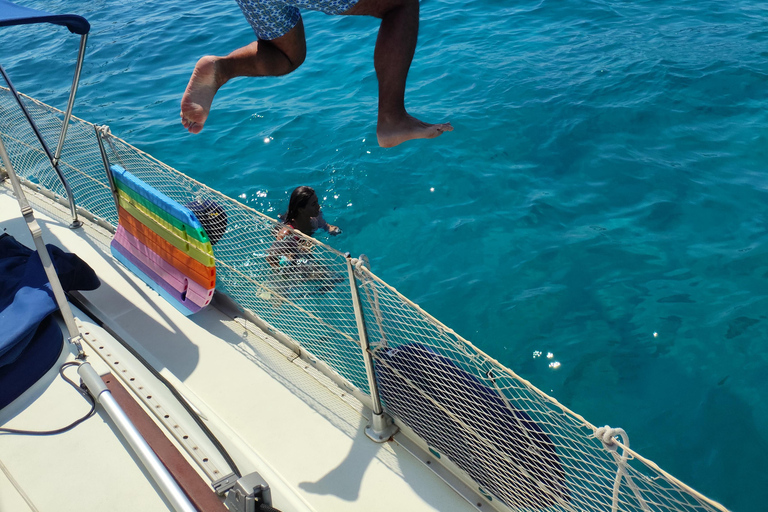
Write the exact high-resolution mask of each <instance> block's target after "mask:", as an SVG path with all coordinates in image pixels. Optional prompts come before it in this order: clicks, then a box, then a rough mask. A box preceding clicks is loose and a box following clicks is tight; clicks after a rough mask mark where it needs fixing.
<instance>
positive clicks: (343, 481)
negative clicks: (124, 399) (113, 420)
mask: <svg viewBox="0 0 768 512" xmlns="http://www.w3.org/2000/svg"><path fill="white" fill-rule="evenodd" d="M25 192H27V195H28V196H29V198H30V200H32V199H33V198H32V197H31V196H32V193H31V192H29V191H27V190H25ZM33 207H34V204H33ZM57 208H58V206H57V205H54V206H50V209H51V210H56V209H57ZM35 215H36V218H37V219H38V221H39V222H40V224H41V226H42V228H43V234H44V239H45V241H46V243H53V244H56V245H58V246H59V247H62V248H63V249H65V250H67V251H69V252H74V253H76V254H78V255H79V256H80V257H81V258H82V259H84V260H85V261H86V262H87V263H88V264H89V265H90V266H91V267H92V268H93V269H94V270H95V271H96V273H97V275H98V276H99V277H100V279H101V281H102V285H101V287H100V288H99V289H97V290H95V291H91V292H83V293H82V296H83V297H84V298H85V301H86V306H88V309H92V310H95V311H98V317H99V318H100V320H102V321H103V322H104V323H105V326H106V327H108V328H109V329H111V330H112V331H113V332H115V333H116V334H117V335H118V336H119V337H121V338H123V339H124V340H125V341H127V342H128V344H129V345H131V346H132V347H133V348H134V350H136V351H137V352H138V353H140V354H141V355H142V356H143V357H144V358H145V359H146V360H148V361H149V362H150V363H151V364H152V365H153V366H155V368H156V369H157V370H159V371H160V372H161V373H162V375H163V376H164V377H166V378H167V379H168V380H169V381H170V382H172V383H173V384H174V385H175V386H176V387H177V389H178V391H179V392H181V394H182V395H184V396H185V397H186V398H187V400H188V401H189V402H190V403H191V404H192V405H193V407H194V408H196V409H198V410H199V411H200V412H201V413H202V415H203V418H204V420H205V421H206V424H207V426H208V428H210V429H211V430H212V431H213V432H214V433H215V434H216V435H217V437H218V438H219V440H220V441H221V442H222V444H224V446H225V447H226V448H227V449H228V451H229V453H230V455H231V456H232V457H233V459H235V462H236V463H237V465H238V466H239V468H240V470H241V472H242V474H243V475H245V474H248V473H251V472H253V471H258V472H259V473H261V475H262V476H263V477H264V478H265V479H266V480H267V481H268V482H269V484H270V486H271V487H272V495H273V499H274V503H273V506H275V507H276V508H278V509H280V510H283V511H284V512H287V511H289V510H316V511H328V512H344V511H379V510H380V511H392V510H408V511H422V510H441V511H457V512H460V511H464V510H466V511H469V510H478V508H477V507H475V506H474V505H472V504H470V503H469V502H467V501H466V500H465V499H464V498H462V497H461V496H460V495H459V494H457V493H456V492H455V491H454V490H453V489H451V487H449V486H448V485H447V484H445V482H443V481H442V480H441V479H440V478H438V476H437V475H436V474H435V473H434V472H433V471H431V469H430V468H429V467H428V466H426V465H425V464H424V463H423V462H422V461H420V460H417V458H416V457H415V456H413V455H412V454H411V453H410V452H409V451H407V450H406V449H405V448H404V447H403V445H401V444H400V442H398V436H399V435H400V434H398V436H396V437H395V440H394V441H392V442H387V443H383V444H376V443H373V442H372V441H370V440H369V439H368V438H367V437H366V435H365V433H364V429H365V427H366V425H367V424H368V419H367V418H366V409H365V408H364V407H363V406H362V405H361V404H360V403H359V402H358V401H357V400H356V399H355V398H353V397H351V396H350V395H348V394H346V393H344V392H343V390H341V389H340V388H338V387H336V386H335V385H333V384H332V383H331V382H330V381H329V380H328V379H327V378H326V377H324V376H323V375H321V374H320V373H318V372H317V371H315V370H314V369H313V368H311V367H310V368H307V364H306V363H304V362H303V361H302V360H301V359H298V358H295V357H293V356H292V352H290V351H289V350H287V349H285V348H284V347H283V346H282V345H280V344H279V343H278V342H277V341H276V340H274V339H272V338H270V337H269V336H268V335H267V334H265V333H263V332H255V331H254V330H253V329H251V330H247V329H246V328H245V327H244V323H243V321H241V320H238V321H235V320H233V319H232V318H230V317H229V316H227V315H225V314H224V313H222V312H221V311H219V310H218V309H215V308H213V307H208V308H206V309H205V310H204V311H202V312H200V313H198V314H196V315H193V316H191V317H185V316H184V315H182V314H181V313H179V312H178V311H177V310H176V309H174V308H173V306H171V305H170V304H168V303H167V302H166V301H165V300H164V299H162V298H161V297H160V296H159V295H158V294H157V293H156V292H154V291H153V290H151V289H150V288H149V287H147V286H146V285H145V284H144V283H143V282H141V281H140V280H139V279H138V278H136V277H135V276H133V275H132V274H131V273H130V272H129V271H127V270H126V269H125V268H124V267H122V266H121V265H120V264H119V263H117V262H116V261H115V260H114V259H113V258H112V257H111V256H110V255H109V253H108V252H106V251H105V247H104V244H105V243H108V240H109V234H108V233H106V232H104V233H102V234H101V235H99V233H98V228H93V227H89V228H88V231H87V233H86V230H85V229H83V228H80V229H77V230H71V229H69V228H68V225H67V223H65V222H61V221H59V220H55V219H54V217H53V216H51V215H49V214H45V213H42V212H40V210H39V208H36V209H35ZM0 232H8V233H9V234H11V235H13V236H14V237H16V239H17V240H19V241H20V242H22V243H24V244H26V245H28V246H32V240H31V236H30V235H29V232H28V230H27V228H26V225H25V223H24V221H23V219H21V217H20V214H19V208H18V203H17V202H16V199H15V197H13V196H12V194H11V193H10V191H9V189H8V187H7V186H2V185H0ZM88 234H90V235H93V234H96V236H97V239H96V240H94V239H93V238H91V237H89V236H88ZM99 236H101V239H100V240H99V239H98V237H99ZM75 314H76V316H78V318H79V319H80V320H81V321H83V322H87V321H88V319H87V318H82V313H79V312H77V311H76V313H75ZM251 327H252V326H251ZM84 348H85V349H86V353H87V354H88V355H89V356H90V357H89V360H91V361H93V360H97V361H98V360H99V358H98V356H97V354H94V351H95V352H99V351H98V350H94V349H93V348H91V347H89V346H85V347H84ZM115 350H119V349H118V348H116V349H115ZM101 355H103V354H101ZM69 357H70V359H71V356H69ZM94 366H95V367H96V368H97V370H99V371H101V372H102V373H104V372H106V371H108V367H107V365H106V364H105V362H100V365H96V364H94ZM57 367H58V365H57ZM121 368H122V367H121ZM53 371H54V372H55V369H54V370H53ZM69 371H71V374H70V373H68V374H69V375H70V376H73V378H74V377H76V374H75V370H74V369H72V370H68V372H69ZM112 371H113V373H115V370H114V367H113V369H112ZM137 371H138V370H137ZM39 385H40V387H42V388H44V392H43V393H42V396H41V397H40V399H38V400H37V401H36V402H35V403H34V404H33V405H32V406H31V407H29V408H28V409H26V410H24V411H22V412H20V413H19V414H18V415H16V416H13V414H14V413H15V412H18V411H17V410H16V411H13V410H12V411H10V412H8V411H3V412H2V413H0V425H3V426H6V427H10V428H24V427H26V428H34V429H43V428H53V427H58V426H61V425H64V424H66V423H68V422H69V421H71V419H74V418H77V417H78V416H79V414H80V411H82V412H83V413H84V412H86V411H87V408H88V406H87V403H85V401H84V400H83V399H82V398H81V397H80V396H79V395H78V394H77V393H75V392H74V390H72V388H71V387H70V386H68V385H67V384H66V383H64V382H63V381H62V380H61V379H60V378H59V377H58V376H55V377H54V376H53V375H51V376H50V378H47V381H46V382H43V383H39ZM22 398H23V397H22ZM14 405H15V404H13V405H11V406H9V408H8V409H13V407H14ZM168 407H171V405H170V404H168ZM70 408H73V409H75V411H77V412H73V411H72V410H71V409H70ZM17 409H18V408H17ZM59 409H61V410H59ZM51 411H53V413H51ZM9 417H11V419H10V420H9ZM41 418H45V421H44V424H42V423H41ZM106 421H108V420H105V419H104V417H103V416H100V415H97V416H95V417H93V418H91V419H89V420H87V421H86V422H85V423H83V424H81V425H80V426H78V427H76V428H75V429H74V430H73V431H70V432H68V433H66V434H61V435H57V436H50V437H26V436H11V435H4V434H0V463H2V464H4V466H5V468H6V471H0V512H6V511H8V512H15V511H17V510H20V511H23V510H27V509H28V508H29V507H28V505H26V503H27V502H26V501H25V500H24V498H23V497H22V496H21V495H20V494H19V492H18V490H17V489H18V488H21V489H22V490H23V491H24V492H26V493H27V494H28V500H30V501H31V502H32V503H34V504H35V505H36V506H37V508H38V509H39V510H56V511H63V510H78V511H90V510H121V509H120V506H126V507H127V508H125V510H142V511H152V510H158V509H159V510H164V509H165V508H166V507H167V505H165V503H164V501H163V500H162V499H161V498H159V496H158V495H157V493H156V492H155V491H154V488H153V485H152V484H151V483H149V481H148V480H146V479H145V478H143V475H142V473H143V472H142V470H141V469H139V468H138V466H137V464H136V463H135V461H134V460H132V459H133V457H132V456H131V454H130V453H129V452H128V451H127V450H126V449H125V447H124V446H122V441H121V440H120V439H119V438H118V437H117V436H116V435H115V434H113V433H112V432H111V431H110V428H109V426H108V425H106V424H105V422H106ZM62 468H71V472H69V473H68V474H62V473H61V469H62ZM2 469H3V467H1V466H0V470H2ZM89 471H90V473H89ZM11 479H15V480H16V484H15V485H14V484H13V483H12V481H11ZM128 482H130V484H129V483H128ZM116 483H117V484H116ZM97 494H98V496H97ZM100 500H101V501H100ZM104 500H108V502H109V504H108V505H107V504H106V502H105V501H104ZM142 500H143V501H142ZM121 504H122V505H121ZM25 507H26V508H25ZM29 509H30V510H32V509H31V508H29Z"/></svg>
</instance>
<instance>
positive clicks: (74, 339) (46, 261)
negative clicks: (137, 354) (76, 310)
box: [0, 136, 83, 356]
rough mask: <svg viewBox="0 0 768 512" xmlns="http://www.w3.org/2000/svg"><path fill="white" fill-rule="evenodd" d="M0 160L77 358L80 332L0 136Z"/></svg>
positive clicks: (79, 350)
mask: <svg viewBox="0 0 768 512" xmlns="http://www.w3.org/2000/svg"><path fill="white" fill-rule="evenodd" d="M0 159H2V161H3V165H4V166H5V170H6V172H7V173H8V178H10V180H11V186H12V187H13V192H14V193H15V194H16V198H17V200H18V202H19V208H20V209H21V214H22V215H23V216H24V220H25V221H26V222H27V228H29V232H30V233H31V234H32V239H33V240H34V242H35V248H36V249H37V254H38V256H39V257H40V262H41V263H42V265H43V270H45V275H46V276H47V277H48V282H50V284H51V290H52V291H53V297H54V299H55V300H56V305H58V306H59V310H61V316H62V318H63V319H64V323H65V324H66V326H67V332H69V341H70V343H72V344H73V345H75V347H77V353H78V356H82V355H83V349H82V346H81V345H80V331H79V329H78V328H77V324H75V317H74V315H73V314H72V309H71V308H70V307H69V302H67V296H66V295H65V294H64V288H62V286H61V281H59V276H58V275H57V274H56V269H55V268H54V267H53V262H52V261H51V256H50V254H48V248H47V247H46V246H45V242H44V241H43V232H42V229H40V225H39V224H38V223H37V220H36V219H35V214H34V212H33V211H32V207H31V206H29V201H27V196H26V195H24V189H22V188H21V182H19V177H18V176H16V171H14V170H13V164H12V163H11V158H10V157H9V156H8V152H7V151H6V149H5V143H4V142H3V137H2V136H0Z"/></svg>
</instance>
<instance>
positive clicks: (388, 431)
mask: <svg viewBox="0 0 768 512" xmlns="http://www.w3.org/2000/svg"><path fill="white" fill-rule="evenodd" d="M347 271H348V273H349V288H350V292H351V293H352V305H353V306H354V308H355V320H356V321H357V333H358V335H359V336H360V347H361V348H362V349H363V361H364V362H365V373H366V374H367V375H368V388H369V389H370V392H371V402H372V404H371V406H372V407H371V409H372V412H373V414H372V416H371V423H370V424H369V425H368V426H367V427H366V428H365V435H367V436H368V438H369V439H371V441H373V442H375V443H383V442H386V441H387V440H389V438H391V437H392V436H393V435H394V434H395V433H396V432H397V431H398V430H399V429H398V427H397V425H395V422H394V421H392V418H391V417H390V416H389V414H387V413H385V412H384V411H383V409H382V407H381V397H380V396H379V387H378V384H377V383H376V369H375V367H374V365H373V356H372V355H371V346H370V343H369V341H368V331H367V330H366V328H365V319H364V318H363V307H362V305H361V304H360V295H359V294H358V290H357V278H356V277H355V266H354V263H353V262H352V258H349V257H347Z"/></svg>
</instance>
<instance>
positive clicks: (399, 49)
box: [344, 0, 453, 148]
mask: <svg viewBox="0 0 768 512" xmlns="http://www.w3.org/2000/svg"><path fill="white" fill-rule="evenodd" d="M344 14H347V15H368V16H375V17H377V18H380V19H381V26H380V27H379V36H378V38H377V39H376V49H375V50H374V53H373V63H374V67H375V68H376V78H377V79H378V81H379V117H378V123H377V126H376V136H377V137H378V141H379V145H380V146H382V147H385V148H389V147H392V146H397V145H398V144H400V143H403V142H405V141H407V140H411V139H432V138H434V137H437V136H438V135H441V134H442V133H443V132H450V131H452V130H453V127H452V126H451V124H450V123H443V124H427V123H424V122H422V121H419V120H418V119H416V118H415V117H413V116H411V115H409V114H408V112H406V110H405V81H406V78H407V77H408V70H409V69H410V67H411V61H412V60H413V53H414V51H415V50H416V41H417V38H418V33H419V2H418V0H360V1H359V2H358V3H357V4H355V5H354V6H353V7H351V8H350V9H349V10H347V11H346V12H345V13H344Z"/></svg>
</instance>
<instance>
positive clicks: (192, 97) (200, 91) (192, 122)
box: [181, 55, 223, 133]
mask: <svg viewBox="0 0 768 512" xmlns="http://www.w3.org/2000/svg"><path fill="white" fill-rule="evenodd" d="M216 60H217V57H213V56H210V55H209V56H206V57H203V58H201V59H200V60H199V61H197V64H196V65H195V70H194V71H192V77H191V78H190V79H189V84H187V90H186V91H184V96H182V98H181V124H183V125H184V128H186V129H187V130H189V132H190V133H200V130H202V129H203V125H204V124H205V120H206V119H208V113H209V112H210V111H211V103H213V97H214V96H215V95H216V91H218V90H219V87H221V86H222V85H223V83H220V79H219V77H218V76H217V73H216Z"/></svg>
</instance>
